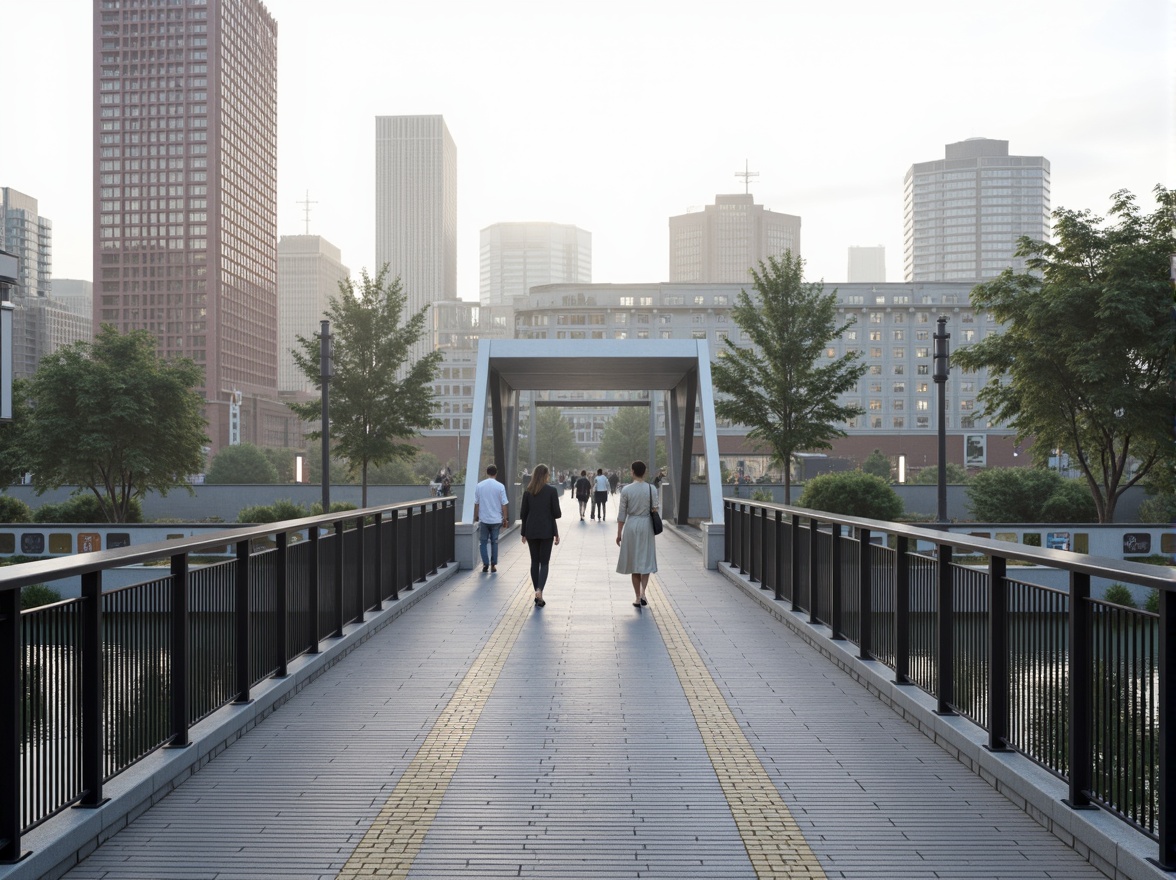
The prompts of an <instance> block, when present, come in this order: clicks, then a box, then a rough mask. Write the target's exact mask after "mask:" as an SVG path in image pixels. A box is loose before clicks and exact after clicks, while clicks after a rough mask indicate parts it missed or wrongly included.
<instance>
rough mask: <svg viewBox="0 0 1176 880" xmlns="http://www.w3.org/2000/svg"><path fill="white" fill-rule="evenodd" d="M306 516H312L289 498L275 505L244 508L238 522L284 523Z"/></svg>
mask: <svg viewBox="0 0 1176 880" xmlns="http://www.w3.org/2000/svg"><path fill="white" fill-rule="evenodd" d="M305 516H310V514H309V513H307V512H306V508H305V507H303V506H302V505H301V504H297V503H295V502H294V501H291V500H290V499H289V498H281V499H279V500H277V501H275V502H274V503H273V504H268V505H267V504H257V505H254V506H253V507H243V508H241V510H240V511H239V512H238V513H237V522H239V523H257V524H259V525H260V524H263V523H273V522H282V521H284V520H288V519H302V518H303V517H305Z"/></svg>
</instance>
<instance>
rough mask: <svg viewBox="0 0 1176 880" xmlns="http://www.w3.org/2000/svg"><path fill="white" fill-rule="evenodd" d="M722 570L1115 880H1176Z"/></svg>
mask: <svg viewBox="0 0 1176 880" xmlns="http://www.w3.org/2000/svg"><path fill="white" fill-rule="evenodd" d="M719 572H720V573H721V574H722V575H723V576H724V577H726V578H727V579H728V580H729V581H731V582H732V583H734V584H735V585H736V586H738V587H739V588H740V589H742V590H743V591H744V592H745V593H746V594H747V595H748V596H750V597H752V598H753V599H754V600H755V601H756V602H758V603H759V604H760V605H761V606H763V607H764V608H765V609H767V610H768V611H769V612H770V613H771V614H772V616H773V617H775V618H776V619H777V620H779V621H781V622H782V623H784V624H785V625H786V626H788V627H789V628H790V629H791V630H792V631H793V632H795V633H796V634H797V635H799V636H800V637H801V638H802V639H804V640H805V641H806V642H807V643H808V644H809V645H811V646H812V647H813V648H815V649H816V650H817V651H818V652H820V653H821V654H822V655H823V656H824V657H826V658H828V659H829V660H830V661H831V662H832V663H834V664H835V665H836V666H837V667H839V668H840V669H842V670H844V671H845V672H846V673H848V674H849V676H850V677H851V678H853V679H854V680H855V681H856V682H858V684H860V685H861V686H862V687H864V688H865V689H866V690H868V691H869V692H870V693H871V694H873V695H874V696H876V697H877V698H878V699H879V700H880V701H881V702H883V703H884V704H886V705H887V706H889V707H890V708H891V709H893V710H894V711H895V712H897V713H898V714H899V715H900V716H901V717H902V718H903V720H905V721H906V722H907V723H908V724H910V725H912V726H913V727H915V728H917V729H918V730H919V731H920V732H921V733H922V734H923V735H924V736H926V737H927V738H928V739H930V740H931V741H932V742H934V743H935V744H936V745H938V746H939V747H940V748H941V749H943V750H944V751H945V752H947V753H948V754H949V755H951V756H952V757H953V758H955V759H956V760H957V761H959V762H960V763H961V764H963V765H964V766H965V767H967V768H968V769H969V770H971V771H972V772H973V773H975V774H976V775H977V776H979V777H980V778H981V779H983V780H984V781H985V782H987V783H988V784H989V785H991V786H992V787H993V788H994V789H996V790H997V791H998V792H1000V793H1001V794H1002V795H1004V796H1005V797H1006V798H1008V799H1009V800H1010V801H1012V802H1013V803H1014V804H1016V806H1017V807H1018V808H1020V809H1021V810H1023V811H1024V812H1025V813H1027V814H1028V815H1029V816H1030V817H1031V818H1032V819H1033V820H1034V821H1036V822H1037V823H1038V824H1039V825H1041V826H1042V827H1044V828H1045V829H1046V830H1048V831H1049V832H1050V833H1051V834H1053V835H1054V836H1055V837H1057V838H1058V839H1059V840H1061V841H1062V842H1063V843H1065V844H1066V845H1067V846H1069V847H1070V848H1071V849H1073V850H1074V851H1075V852H1077V853H1078V854H1079V855H1081V856H1082V857H1083V858H1084V859H1086V861H1088V862H1090V863H1091V864H1092V865H1094V867H1096V868H1098V869H1099V870H1100V871H1102V872H1103V873H1104V874H1106V875H1107V876H1108V877H1111V878H1113V880H1171V877H1172V875H1171V874H1169V873H1167V872H1165V871H1163V870H1161V869H1160V868H1159V867H1157V866H1156V865H1154V864H1152V863H1151V862H1149V861H1148V858H1155V857H1156V856H1157V855H1158V854H1159V846H1158V845H1157V844H1156V843H1155V841H1153V840H1151V839H1150V838H1148V837H1146V836H1144V835H1143V834H1140V833H1139V832H1137V831H1136V830H1134V829H1133V828H1132V827H1131V826H1130V825H1128V824H1127V823H1126V822H1123V821H1122V820H1120V819H1117V818H1115V817H1114V816H1112V815H1111V814H1110V813H1107V812H1106V811H1105V810H1101V809H1094V810H1072V809H1070V808H1069V807H1068V806H1066V805H1065V804H1064V803H1063V802H1062V799H1063V798H1065V797H1066V796H1067V795H1068V793H1069V792H1068V788H1067V786H1066V784H1065V783H1064V782H1063V781H1062V780H1061V779H1059V778H1058V777H1056V776H1054V775H1053V774H1052V773H1050V772H1048V771H1046V770H1045V769H1043V768H1042V767H1041V766H1040V765H1038V764H1035V763H1034V762H1033V761H1031V760H1029V759H1028V758H1027V757H1025V756H1024V755H1022V754H1020V753H1018V752H1012V751H1009V752H991V751H989V750H988V749H986V748H985V743H986V741H987V737H986V735H985V733H984V731H983V730H982V729H981V728H980V727H979V726H977V725H976V724H973V723H972V722H971V721H969V720H967V719H966V718H963V717H961V716H958V715H956V716H942V715H937V714H936V713H935V707H936V701H935V699H934V698H933V697H932V696H931V695H930V694H928V693H926V692H925V691H923V690H921V689H919V688H918V687H915V686H913V685H898V684H895V682H894V671H893V670H892V669H890V667H888V666H886V665H885V664H883V663H880V662H878V661H876V660H862V659H861V658H860V657H858V656H857V646H856V645H854V644H853V643H851V642H848V641H833V640H832V639H831V638H830V636H831V634H832V631H831V630H830V629H829V628H828V627H826V626H824V625H821V624H815V625H814V624H810V623H809V622H808V614H807V612H805V613H803V614H802V613H798V612H793V611H791V610H789V607H788V603H786V602H784V601H782V600H781V601H777V600H776V599H775V597H774V596H773V595H772V593H771V591H769V590H762V589H760V588H759V586H758V585H756V584H753V583H751V582H750V581H749V580H748V578H747V576H746V575H741V574H739V572H738V570H737V569H733V568H732V567H731V566H730V565H729V564H727V563H720V565H719Z"/></svg>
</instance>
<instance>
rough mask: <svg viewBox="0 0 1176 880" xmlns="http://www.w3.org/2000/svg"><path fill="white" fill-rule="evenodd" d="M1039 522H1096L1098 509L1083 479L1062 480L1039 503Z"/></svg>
mask: <svg viewBox="0 0 1176 880" xmlns="http://www.w3.org/2000/svg"><path fill="white" fill-rule="evenodd" d="M1041 522H1048V523H1092V522H1098V510H1097V509H1095V506H1094V499H1093V498H1091V497H1090V489H1088V488H1087V486H1086V483H1085V481H1084V480H1063V481H1062V485H1060V486H1058V488H1057V489H1055V490H1054V492H1053V494H1052V495H1050V496H1049V497H1048V498H1046V499H1045V501H1044V502H1043V503H1042V505H1041Z"/></svg>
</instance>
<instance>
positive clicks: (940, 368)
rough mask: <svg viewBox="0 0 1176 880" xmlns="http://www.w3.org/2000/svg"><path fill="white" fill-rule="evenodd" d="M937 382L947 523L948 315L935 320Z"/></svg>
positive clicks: (944, 519)
mask: <svg viewBox="0 0 1176 880" xmlns="http://www.w3.org/2000/svg"><path fill="white" fill-rule="evenodd" d="M935 324H936V329H935V336H934V337H933V338H934V339H935V375H934V378H935V384H936V386H937V387H938V389H939V522H940V524H946V523H947V373H948V370H950V369H951V364H950V363H949V352H948V344H947V341H948V340H949V339H951V334H950V333H948V332H947V316H946V315H941V316H940V318H939V320H938V321H936V322H935Z"/></svg>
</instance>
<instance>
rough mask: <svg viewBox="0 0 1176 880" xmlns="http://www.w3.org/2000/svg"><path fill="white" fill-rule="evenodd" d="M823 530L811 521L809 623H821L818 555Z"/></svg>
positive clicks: (815, 522) (814, 521)
mask: <svg viewBox="0 0 1176 880" xmlns="http://www.w3.org/2000/svg"><path fill="white" fill-rule="evenodd" d="M820 533H821V529H820V527H819V525H818V524H817V521H816V520H815V519H811V518H810V519H809V554H808V562H809V577H808V606H809V607H808V613H809V623H819V622H820V621H819V619H818V618H817V596H818V595H819V594H820V589H821V583H820V580H821V577H820V575H821V566H820V555H819V554H818V553H817V547H818V544H817V538H819V537H820Z"/></svg>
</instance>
